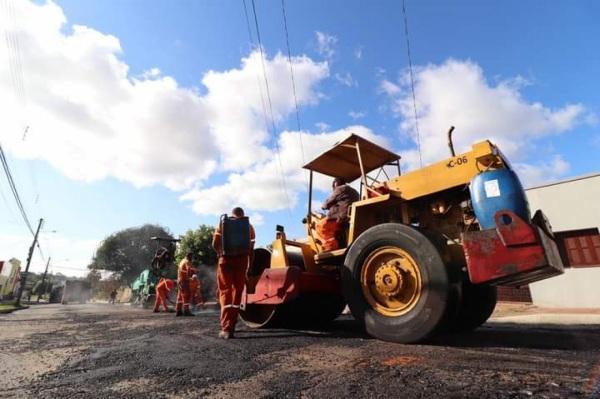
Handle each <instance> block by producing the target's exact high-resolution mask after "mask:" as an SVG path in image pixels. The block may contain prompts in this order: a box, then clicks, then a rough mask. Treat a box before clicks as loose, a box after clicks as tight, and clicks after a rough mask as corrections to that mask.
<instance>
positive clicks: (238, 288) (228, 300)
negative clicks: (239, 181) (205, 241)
mask: <svg viewBox="0 0 600 399" xmlns="http://www.w3.org/2000/svg"><path fill="white" fill-rule="evenodd" d="M231 213H232V215H233V218H243V217H244V210H243V209H242V208H240V207H236V208H234V209H233V210H232V211H231ZM255 240H256V234H255V232H254V227H252V225H250V242H249V243H248V248H249V252H248V254H245V255H239V256H224V255H223V239H222V233H221V225H219V226H218V227H217V229H216V230H215V235H214V237H213V248H214V249H215V251H216V252H217V255H218V256H219V261H218V268H217V287H218V292H219V303H220V305H221V331H220V332H219V338H223V339H229V338H233V333H234V331H235V324H236V322H237V318H238V313H239V311H240V304H241V302H242V292H243V291H244V285H245V283H246V271H247V270H248V266H249V262H250V254H251V253H252V251H253V250H254V242H255Z"/></svg>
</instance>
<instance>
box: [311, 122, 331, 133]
mask: <svg viewBox="0 0 600 399" xmlns="http://www.w3.org/2000/svg"><path fill="white" fill-rule="evenodd" d="M315 127H316V128H317V129H319V132H324V131H326V130H329V129H330V128H331V126H329V125H328V124H327V123H325V122H317V123H315Z"/></svg>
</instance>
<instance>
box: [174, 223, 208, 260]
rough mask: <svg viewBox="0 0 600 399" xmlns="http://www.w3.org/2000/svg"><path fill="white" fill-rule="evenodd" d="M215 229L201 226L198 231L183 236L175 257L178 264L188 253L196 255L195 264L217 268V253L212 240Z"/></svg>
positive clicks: (191, 231) (190, 231) (189, 231)
mask: <svg viewBox="0 0 600 399" xmlns="http://www.w3.org/2000/svg"><path fill="white" fill-rule="evenodd" d="M214 233H215V228H214V227H212V226H207V225H205V224H202V225H200V226H199V227H198V228H197V229H196V230H188V231H186V233H185V234H184V235H183V236H181V242H180V243H179V247H178V248H177V253H176V255H175V257H176V259H177V262H178V263H179V262H180V261H181V259H183V258H184V257H185V254H186V253H187V252H188V251H191V252H192V253H193V254H194V262H196V263H199V264H202V265H207V266H215V265H216V264H217V253H216V252H215V250H214V249H213V247H212V238H213V234H214Z"/></svg>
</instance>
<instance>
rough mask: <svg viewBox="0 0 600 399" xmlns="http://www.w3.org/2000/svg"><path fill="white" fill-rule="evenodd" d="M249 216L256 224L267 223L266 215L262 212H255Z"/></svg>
mask: <svg viewBox="0 0 600 399" xmlns="http://www.w3.org/2000/svg"><path fill="white" fill-rule="evenodd" d="M248 217H249V218H250V221H251V223H252V224H253V225H254V226H262V225H263V224H265V217H264V216H263V215H262V214H261V213H253V214H251V215H249V216H248Z"/></svg>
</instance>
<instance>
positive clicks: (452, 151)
mask: <svg viewBox="0 0 600 399" xmlns="http://www.w3.org/2000/svg"><path fill="white" fill-rule="evenodd" d="M453 131H454V126H450V130H448V147H449V148H450V154H452V156H453V157H455V156H456V153H455V152H454V144H453V143H452V132H453Z"/></svg>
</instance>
